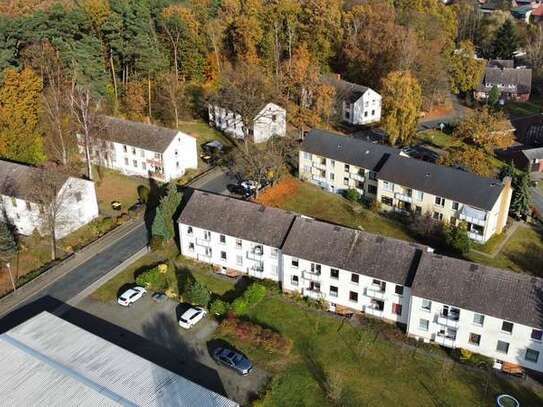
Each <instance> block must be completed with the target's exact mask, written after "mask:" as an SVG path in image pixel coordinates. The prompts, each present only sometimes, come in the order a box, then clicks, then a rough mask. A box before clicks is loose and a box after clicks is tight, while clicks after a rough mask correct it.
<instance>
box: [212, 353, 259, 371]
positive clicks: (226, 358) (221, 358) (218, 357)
mask: <svg viewBox="0 0 543 407" xmlns="http://www.w3.org/2000/svg"><path fill="white" fill-rule="evenodd" d="M211 356H212V357H213V359H215V361H216V362H217V363H220V364H222V365H224V366H226V367H228V368H230V369H232V370H234V371H236V372H237V373H239V374H240V375H242V376H246V375H248V374H249V373H250V372H251V370H253V365H252V363H251V361H250V360H249V359H247V358H246V357H245V356H243V355H242V354H241V353H239V352H236V351H235V350H232V349H228V348H223V347H219V348H217V349H215V350H214V351H213V354H212V355H211Z"/></svg>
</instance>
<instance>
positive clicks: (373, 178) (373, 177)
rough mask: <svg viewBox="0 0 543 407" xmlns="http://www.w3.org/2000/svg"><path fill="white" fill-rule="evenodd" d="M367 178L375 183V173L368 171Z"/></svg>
mask: <svg viewBox="0 0 543 407" xmlns="http://www.w3.org/2000/svg"><path fill="white" fill-rule="evenodd" d="M368 177H369V179H370V180H372V181H377V173H376V172H375V171H370V175H369V176H368Z"/></svg>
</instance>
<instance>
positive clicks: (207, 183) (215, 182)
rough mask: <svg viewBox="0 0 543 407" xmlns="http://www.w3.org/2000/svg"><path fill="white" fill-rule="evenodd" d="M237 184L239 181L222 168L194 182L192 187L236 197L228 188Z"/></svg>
mask: <svg viewBox="0 0 543 407" xmlns="http://www.w3.org/2000/svg"><path fill="white" fill-rule="evenodd" d="M237 183H238V180H237V179H236V178H235V177H233V176H231V175H228V174H226V172H225V171H224V170H223V169H222V168H220V167H215V168H213V169H212V170H210V171H209V172H208V173H206V174H205V175H203V176H201V177H200V178H198V179H196V180H195V181H193V182H192V183H191V184H190V187H191V188H194V189H199V190H201V191H206V192H212V193H215V194H222V195H231V196H235V195H233V194H231V193H230V192H229V191H228V189H227V186H228V185H229V184H237Z"/></svg>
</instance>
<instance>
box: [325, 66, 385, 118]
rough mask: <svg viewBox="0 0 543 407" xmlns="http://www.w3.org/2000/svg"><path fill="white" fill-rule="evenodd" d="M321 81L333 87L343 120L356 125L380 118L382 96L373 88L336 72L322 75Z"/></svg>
mask: <svg viewBox="0 0 543 407" xmlns="http://www.w3.org/2000/svg"><path fill="white" fill-rule="evenodd" d="M321 82H322V83H324V84H326V85H330V86H332V87H333V88H334V89H335V91H336V99H337V101H338V103H339V110H340V112H339V113H340V114H341V120H343V121H344V122H346V123H349V124H351V125H355V126H356V125H366V124H371V123H376V122H378V121H380V120H381V107H382V97H381V95H380V94H379V93H377V92H375V91H374V90H373V89H371V88H368V87H367V86H362V85H358V84H356V83H352V82H347V81H345V80H343V79H341V77H340V76H339V75H338V74H329V75H323V76H322V77H321Z"/></svg>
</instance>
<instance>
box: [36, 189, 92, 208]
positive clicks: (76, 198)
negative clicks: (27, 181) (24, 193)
mask: <svg viewBox="0 0 543 407" xmlns="http://www.w3.org/2000/svg"><path fill="white" fill-rule="evenodd" d="M81 199H82V197H81V192H76V193H75V200H76V201H77V202H81ZM26 206H27V208H28V209H30V204H29V203H28V202H27V203H26Z"/></svg>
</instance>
